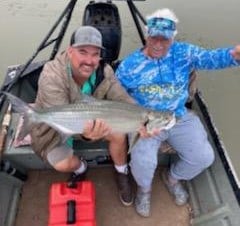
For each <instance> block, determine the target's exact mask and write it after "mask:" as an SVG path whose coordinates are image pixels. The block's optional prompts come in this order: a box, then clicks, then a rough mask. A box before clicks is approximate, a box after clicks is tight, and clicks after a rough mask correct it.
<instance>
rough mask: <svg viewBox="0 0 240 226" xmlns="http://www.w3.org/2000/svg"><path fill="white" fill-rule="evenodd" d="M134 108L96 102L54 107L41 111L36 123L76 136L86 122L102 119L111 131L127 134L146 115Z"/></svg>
mask: <svg viewBox="0 0 240 226" xmlns="http://www.w3.org/2000/svg"><path fill="white" fill-rule="evenodd" d="M127 106H129V105H127ZM134 107H135V106H133V108H128V109H127V110H126V108H124V107H123V106H122V105H118V106H117V108H116V105H114V104H112V107H110V105H109V106H107V107H106V105H104V104H98V103H97V102H96V103H95V102H94V104H93V103H90V104H88V103H87V104H86V103H82V104H74V105H66V106H64V107H63V106H62V107H60V106H56V107H53V108H50V109H47V110H46V111H44V110H43V111H42V112H41V113H40V114H39V115H38V121H41V122H45V123H47V124H49V125H51V126H52V127H54V128H55V129H57V130H60V131H62V132H63V133H66V134H77V133H82V132H83V128H84V126H85V124H86V122H87V121H88V120H94V119H96V118H99V119H103V120H104V121H105V122H106V123H107V124H108V125H109V126H110V127H111V128H112V130H113V131H116V132H124V133H128V132H132V131H136V130H137V129H138V128H139V127H140V125H141V123H142V122H143V119H144V116H145V115H146V114H147V112H146V111H145V110H142V111H139V108H138V107H137V106H136V107H137V109H138V110H137V111H136V110H134ZM56 110H59V111H56ZM144 114H145V115H144Z"/></svg>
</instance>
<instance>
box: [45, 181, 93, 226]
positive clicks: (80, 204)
mask: <svg viewBox="0 0 240 226" xmlns="http://www.w3.org/2000/svg"><path fill="white" fill-rule="evenodd" d="M68 225H74V226H96V214H95V188H94V185H93V183H92V182H90V181H82V182H77V183H76V184H75V186H74V187H68V185H67V183H55V184H52V186H51V189H50V194H49V220H48V226H68Z"/></svg>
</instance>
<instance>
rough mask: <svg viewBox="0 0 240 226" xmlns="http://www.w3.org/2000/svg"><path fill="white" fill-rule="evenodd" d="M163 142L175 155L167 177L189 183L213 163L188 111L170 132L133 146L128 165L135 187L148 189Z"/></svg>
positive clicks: (200, 128)
mask: <svg viewBox="0 0 240 226" xmlns="http://www.w3.org/2000/svg"><path fill="white" fill-rule="evenodd" d="M165 140H166V141H167V142H168V143H169V144H170V145H171V146H172V147H173V148H174V149H175V150H176V152H177V153H178V156H179V160H177V161H176V162H174V163H172V165H171V168H170V174H171V176H172V177H173V178H175V179H178V180H190V179H192V178H194V177H195V176H197V175H198V174H199V173H201V172H202V171H203V170H204V169H206V168H207V167H208V166H210V165H211V164H212V163H213V161H214V152H213V149H212V147H211V145H210V143H209V141H208V138H207V133H206V131H205V129H204V127H203V125H202V123H201V121H200V119H199V118H198V116H197V115H195V114H194V113H193V112H188V113H187V114H185V115H184V116H183V117H182V118H181V119H180V120H178V121H177V123H176V125H175V126H174V127H173V128H171V129H170V130H167V131H166V130H163V131H161V132H160V134H159V135H158V136H154V137H151V138H141V139H139V140H138V142H137V143H136V144H135V145H134V146H133V148H132V150H131V162H130V166H131V171H132V174H133V176H134V178H135V180H136V182H137V184H138V186H141V187H143V188H150V187H151V185H152V179H153V176H154V173H155V170H156V167H157V164H158V151H159V147H160V145H161V143H162V141H165Z"/></svg>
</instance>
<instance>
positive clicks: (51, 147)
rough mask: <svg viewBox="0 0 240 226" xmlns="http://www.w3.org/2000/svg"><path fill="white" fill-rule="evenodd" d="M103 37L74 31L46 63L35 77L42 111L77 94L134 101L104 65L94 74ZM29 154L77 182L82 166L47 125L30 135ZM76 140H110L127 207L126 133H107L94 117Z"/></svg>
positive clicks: (129, 196)
mask: <svg viewBox="0 0 240 226" xmlns="http://www.w3.org/2000/svg"><path fill="white" fill-rule="evenodd" d="M102 48H104V47H103V46H102V35H101V33H100V32H99V31H98V30H97V29H96V28H94V27H91V26H82V27H79V28H78V29H77V30H76V31H75V32H74V33H73V35H72V38H71V43H70V46H69V47H68V48H67V49H66V51H64V52H62V53H60V54H58V55H57V56H56V58H55V59H54V60H52V61H50V62H48V63H46V64H45V66H44V68H43V71H42V73H41V75H40V78H39V84H38V85H39V87H38V93H37V98H36V105H37V107H39V108H46V107H51V106H55V105H63V104H68V103H74V102H76V101H78V100H80V99H81V98H82V95H80V93H84V94H87V95H93V96H94V97H96V98H100V99H103V98H107V99H112V100H119V101H127V102H133V100H132V98H130V97H129V96H128V94H127V93H126V92H125V90H124V89H123V88H122V87H121V85H120V84H119V83H118V81H117V79H116V78H115V75H114V72H113V70H112V68H111V67H110V66H109V65H104V68H103V74H102V76H99V74H98V69H99V64H100V59H101V57H100V54H101V49H102ZM31 136H32V147H33V150H34V151H35V152H36V153H37V154H38V155H39V156H40V157H41V158H42V159H43V160H45V161H47V162H48V163H49V164H50V165H51V166H53V167H54V168H55V169H56V170H58V171H61V172H73V173H72V176H71V180H70V182H75V181H78V180H80V179H81V177H82V175H84V173H85V172H86V169H87V163H86V161H84V160H80V159H79V158H78V157H77V156H75V155H74V154H73V149H72V147H71V145H69V144H67V143H66V144H64V145H63V144H62V143H61V137H60V135H59V134H58V133H57V132H56V131H55V130H54V129H52V128H50V127H49V126H47V125H46V124H39V125H37V126H36V127H35V128H33V130H32V131H31ZM79 137H80V138H81V139H85V140H93V141H94V140H98V139H106V140H107V141H109V152H110V155H111V158H112V160H113V162H114V166H115V169H116V172H117V173H116V174H117V177H116V179H117V184H118V189H119V195H120V200H121V201H122V203H123V204H124V205H126V206H128V205H131V204H132V200H133V197H132V190H131V186H130V181H129V175H128V166H127V142H126V137H125V135H121V134H115V133H112V132H111V128H109V126H108V125H107V124H106V123H105V122H104V121H102V120H101V119H96V120H95V121H89V122H88V124H87V125H86V126H85V129H84V133H83V134H81V135H79Z"/></svg>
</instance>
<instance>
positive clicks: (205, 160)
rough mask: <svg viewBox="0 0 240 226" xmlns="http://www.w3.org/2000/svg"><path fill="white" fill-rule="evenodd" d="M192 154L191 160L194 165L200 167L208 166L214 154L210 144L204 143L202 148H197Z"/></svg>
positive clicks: (212, 160)
mask: <svg viewBox="0 0 240 226" xmlns="http://www.w3.org/2000/svg"><path fill="white" fill-rule="evenodd" d="M196 153H197V154H196V155H194V159H192V162H193V163H194V164H196V165H199V167H201V168H204V169H205V168H208V167H209V166H210V165H212V163H213V162H214V159H215V156H214V151H213V149H212V147H211V145H210V144H207V145H205V147H204V148H202V149H198V151H197V152H196Z"/></svg>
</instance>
